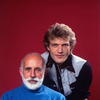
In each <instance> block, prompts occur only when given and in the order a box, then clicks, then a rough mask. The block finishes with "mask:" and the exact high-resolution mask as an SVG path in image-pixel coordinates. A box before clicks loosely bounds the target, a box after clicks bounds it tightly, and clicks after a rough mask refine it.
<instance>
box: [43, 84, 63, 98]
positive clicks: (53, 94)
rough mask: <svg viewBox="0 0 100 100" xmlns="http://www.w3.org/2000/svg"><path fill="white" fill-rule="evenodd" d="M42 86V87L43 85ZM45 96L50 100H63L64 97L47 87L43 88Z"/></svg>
mask: <svg viewBox="0 0 100 100" xmlns="http://www.w3.org/2000/svg"><path fill="white" fill-rule="evenodd" d="M43 86H44V85H43ZM44 91H45V94H46V95H48V96H49V97H50V98H53V100H65V97H64V95H63V94H61V93H60V92H57V91H55V90H53V89H51V88H49V87H47V86H44Z"/></svg>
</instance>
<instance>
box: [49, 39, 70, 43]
mask: <svg viewBox="0 0 100 100" xmlns="http://www.w3.org/2000/svg"><path fill="white" fill-rule="evenodd" d="M53 42H54V43H57V42H63V43H67V42H69V38H54V39H50V43H53Z"/></svg>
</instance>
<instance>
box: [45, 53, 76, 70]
mask: <svg viewBox="0 0 100 100" xmlns="http://www.w3.org/2000/svg"><path fill="white" fill-rule="evenodd" d="M53 63H55V61H54V60H53V59H52V58H51V56H50V53H49V56H48V61H47V64H46V66H47V68H48V67H52V65H53ZM55 64H56V63H55ZM61 66H62V67H61V68H62V69H63V68H67V69H68V70H69V71H72V72H75V70H74V68H73V65H72V55H69V56H68V58H67V59H66V61H65V62H64V63H63V64H62V65H61Z"/></svg>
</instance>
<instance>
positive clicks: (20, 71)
mask: <svg viewBox="0 0 100 100" xmlns="http://www.w3.org/2000/svg"><path fill="white" fill-rule="evenodd" d="M19 73H20V76H22V70H21V68H19Z"/></svg>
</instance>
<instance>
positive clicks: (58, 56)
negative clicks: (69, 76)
mask: <svg viewBox="0 0 100 100" xmlns="http://www.w3.org/2000/svg"><path fill="white" fill-rule="evenodd" d="M63 56H64V55H56V57H57V58H62V57H63Z"/></svg>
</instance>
